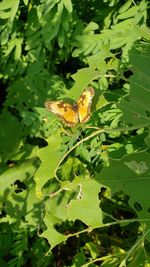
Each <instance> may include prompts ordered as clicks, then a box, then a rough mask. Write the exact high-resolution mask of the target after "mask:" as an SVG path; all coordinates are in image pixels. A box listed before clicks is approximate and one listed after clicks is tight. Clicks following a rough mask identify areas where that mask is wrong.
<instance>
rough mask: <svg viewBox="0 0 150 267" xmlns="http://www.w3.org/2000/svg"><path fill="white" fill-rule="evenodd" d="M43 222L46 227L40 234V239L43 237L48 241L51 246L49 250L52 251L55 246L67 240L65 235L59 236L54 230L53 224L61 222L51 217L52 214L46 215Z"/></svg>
mask: <svg viewBox="0 0 150 267" xmlns="http://www.w3.org/2000/svg"><path fill="white" fill-rule="evenodd" d="M44 222H45V224H46V226H47V230H45V231H44V232H43V233H42V234H41V237H44V238H46V239H47V240H48V242H49V244H50V245H51V249H53V248H54V247H55V246H56V245H58V244H60V243H62V242H64V241H66V240H67V237H66V236H65V235H62V234H60V233H59V232H58V231H56V230H55V228H54V225H55V224H57V223H60V222H61V220H60V219H58V218H57V217H55V216H53V215H52V214H49V213H46V215H45V217H44Z"/></svg>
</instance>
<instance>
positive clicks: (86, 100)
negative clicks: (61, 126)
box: [77, 87, 95, 123]
mask: <svg viewBox="0 0 150 267" xmlns="http://www.w3.org/2000/svg"><path fill="white" fill-rule="evenodd" d="M94 94H95V91H94V88H93V87H88V88H87V89H85V90H84V91H83V93H82V95H81V96H80V98H79V100H78V102H77V107H78V116H79V121H80V122H81V123H85V122H87V121H88V120H89V118H90V113H91V104H92V98H93V97H94Z"/></svg>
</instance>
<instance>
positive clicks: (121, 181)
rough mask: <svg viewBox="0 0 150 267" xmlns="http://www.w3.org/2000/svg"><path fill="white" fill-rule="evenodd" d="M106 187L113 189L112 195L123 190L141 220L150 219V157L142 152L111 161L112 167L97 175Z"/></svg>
mask: <svg viewBox="0 0 150 267" xmlns="http://www.w3.org/2000/svg"><path fill="white" fill-rule="evenodd" d="M97 178H98V179H99V180H100V181H101V183H104V185H106V186H108V187H110V188H111V190H112V193H115V192H117V191H120V190H123V191H124V192H125V193H126V194H128V195H129V196H130V200H129V203H130V205H131V206H132V207H133V208H135V207H136V203H139V205H140V207H141V209H140V211H137V213H138V216H139V218H141V219H149V212H148V210H149V207H150V202H149V200H150V198H149V189H150V156H149V153H146V152H140V153H134V154H131V155H128V156H126V157H124V158H123V159H121V160H110V166H109V167H105V168H103V169H102V171H101V172H100V173H99V174H97Z"/></svg>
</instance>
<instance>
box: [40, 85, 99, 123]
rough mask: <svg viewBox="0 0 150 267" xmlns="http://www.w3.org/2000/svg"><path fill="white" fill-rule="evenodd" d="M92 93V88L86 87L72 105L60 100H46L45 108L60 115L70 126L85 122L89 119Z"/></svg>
mask: <svg viewBox="0 0 150 267" xmlns="http://www.w3.org/2000/svg"><path fill="white" fill-rule="evenodd" d="M94 93H95V92H94V88H93V87H88V88H87V89H85V90H84V91H83V93H82V94H81V96H80V98H79V99H78V101H77V103H75V104H74V105H71V104H69V103H64V102H63V101H62V100H58V101H46V102H45V104H44V105H45V107H46V109H47V110H49V111H51V112H52V113H54V114H55V115H57V116H58V117H60V118H61V119H62V121H63V122H64V123H65V124H66V125H67V126H70V127H72V126H75V125H76V124H77V123H79V122H80V123H85V122H87V121H88V120H89V118H90V113H91V104H92V98H93V96H94Z"/></svg>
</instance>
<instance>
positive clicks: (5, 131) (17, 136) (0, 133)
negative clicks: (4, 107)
mask: <svg viewBox="0 0 150 267" xmlns="http://www.w3.org/2000/svg"><path fill="white" fill-rule="evenodd" d="M0 124H1V130H0V139H1V143H0V152H1V160H0V161H4V162H5V161H7V160H8V159H11V156H12V155H13V154H14V153H15V152H16V151H17V150H18V148H19V147H20V146H21V136H22V134H23V133H22V131H23V126H22V124H21V123H20V122H19V121H18V120H17V119H16V118H15V117H14V116H12V115H11V114H10V113H8V112H5V113H3V114H2V115H1V116H0Z"/></svg>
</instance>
